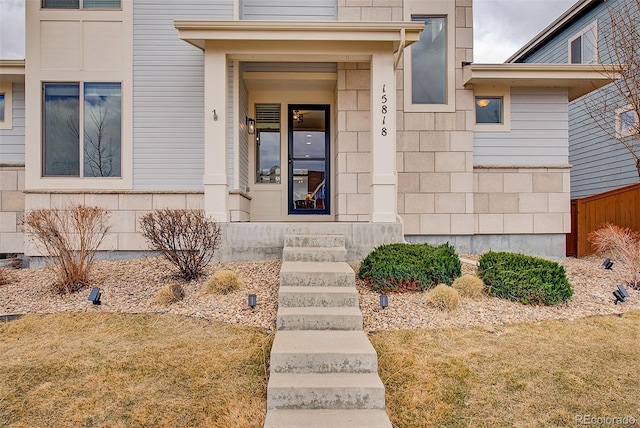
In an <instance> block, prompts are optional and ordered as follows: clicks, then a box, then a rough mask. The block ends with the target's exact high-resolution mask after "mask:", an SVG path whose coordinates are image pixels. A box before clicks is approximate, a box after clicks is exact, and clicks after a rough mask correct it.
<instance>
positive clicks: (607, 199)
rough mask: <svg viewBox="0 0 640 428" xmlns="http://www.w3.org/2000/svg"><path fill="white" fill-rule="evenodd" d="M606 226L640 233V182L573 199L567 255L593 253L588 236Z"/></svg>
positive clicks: (576, 255)
mask: <svg viewBox="0 0 640 428" xmlns="http://www.w3.org/2000/svg"><path fill="white" fill-rule="evenodd" d="M603 223H613V224H616V225H618V226H620V227H628V228H630V229H633V230H639V231H640V183H637V184H631V185H629V186H625V187H620V188H618V189H614V190H609V191H608V192H604V193H598V194H597V195H592V196H587V197H585V198H580V199H572V200H571V233H568V234H567V256H573V257H582V256H586V255H589V254H593V250H592V249H591V243H590V242H589V241H588V239H587V236H588V235H589V232H592V231H594V230H596V229H597V228H599V227H600V226H601V225H602V224H603Z"/></svg>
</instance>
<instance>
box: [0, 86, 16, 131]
mask: <svg viewBox="0 0 640 428" xmlns="http://www.w3.org/2000/svg"><path fill="white" fill-rule="evenodd" d="M11 85H12V83H11V82H0V129H11V128H12V126H13V125H12V121H11V119H12V110H11V109H12V107H11V101H12V100H11V98H12V95H13V93H12V92H13V91H12V86H11Z"/></svg>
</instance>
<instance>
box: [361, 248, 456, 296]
mask: <svg viewBox="0 0 640 428" xmlns="http://www.w3.org/2000/svg"><path fill="white" fill-rule="evenodd" d="M461 271H462V266H461V264H460V259H458V256H457V255H456V253H455V250H454V249H453V247H452V246H450V245H449V244H448V243H446V244H442V245H440V246H438V247H433V246H431V245H429V244H387V245H381V246H379V247H377V248H375V249H374V250H373V251H372V252H371V253H369V255H367V257H365V259H364V260H363V261H362V263H361V264H360V269H359V270H358V277H359V278H360V279H363V280H365V281H366V282H368V283H369V284H370V285H371V287H372V288H373V289H374V290H376V291H412V290H422V291H424V290H428V289H429V288H432V287H433V286H434V285H436V284H440V283H445V284H451V282H452V281H453V280H454V278H456V277H458V276H460V273H461Z"/></svg>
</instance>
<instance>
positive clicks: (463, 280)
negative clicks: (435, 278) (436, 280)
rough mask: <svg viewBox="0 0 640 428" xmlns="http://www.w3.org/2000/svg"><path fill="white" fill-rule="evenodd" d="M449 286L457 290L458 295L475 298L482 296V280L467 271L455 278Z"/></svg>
mask: <svg viewBox="0 0 640 428" xmlns="http://www.w3.org/2000/svg"><path fill="white" fill-rule="evenodd" d="M451 286H452V287H453V288H454V289H456V290H458V294H460V296H462V297H469V298H471V299H477V298H478V297H480V296H482V292H483V291H484V282H483V281H482V280H481V279H480V278H478V277H477V276H475V275H471V274H468V273H467V274H464V275H462V276H461V277H459V278H456V279H455V281H453V284H451Z"/></svg>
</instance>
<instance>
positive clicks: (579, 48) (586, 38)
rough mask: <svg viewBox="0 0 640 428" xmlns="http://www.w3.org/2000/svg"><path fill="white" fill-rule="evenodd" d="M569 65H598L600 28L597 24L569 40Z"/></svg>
mask: <svg viewBox="0 0 640 428" xmlns="http://www.w3.org/2000/svg"><path fill="white" fill-rule="evenodd" d="M569 63H570V64H597V63H598V26H597V25H596V22H594V23H593V24H591V25H589V26H588V27H585V28H584V29H583V30H582V31H580V32H579V33H578V34H576V35H574V36H573V37H572V38H571V39H569Z"/></svg>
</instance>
